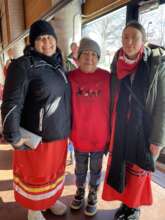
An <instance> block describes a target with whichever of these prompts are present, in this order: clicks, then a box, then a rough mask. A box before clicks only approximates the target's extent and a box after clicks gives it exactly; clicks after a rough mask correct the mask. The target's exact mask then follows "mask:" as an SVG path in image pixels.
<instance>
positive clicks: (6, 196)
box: [0, 145, 165, 220]
mask: <svg viewBox="0 0 165 220" xmlns="http://www.w3.org/2000/svg"><path fill="white" fill-rule="evenodd" d="M11 161H12V149H11V147H10V146H9V145H6V146H4V145H0V220H26V219H27V210H26V209H24V208H22V207H21V206H20V205H18V204H16V203H15V201H14V197H13V190H12V170H11V163H12V162H11ZM105 167H106V158H105V159H104V169H103V173H104V170H105ZM102 179H103V178H102ZM74 181H75V180H74V165H70V166H67V168H66V186H65V189H64V191H63V195H62V197H61V200H62V201H64V202H65V203H66V204H67V205H68V206H69V204H70V202H71V200H72V198H73V195H74V193H75V186H74ZM102 182H103V181H102ZM152 187H153V195H154V204H153V205H152V206H150V207H142V209H141V218H140V220H165V188H162V187H160V186H159V185H157V184H155V183H153V182H152ZM101 191H102V185H101V187H100V192H99V198H100V197H101ZM119 204H120V203H119V202H105V201H103V200H102V199H101V198H100V199H99V203H98V213H97V214H96V215H95V216H94V217H86V216H85V215H84V213H83V210H81V211H75V212H72V211H71V210H70V209H68V212H67V214H66V216H63V217H57V216H53V215H52V214H51V213H50V212H49V211H48V212H46V213H45V214H44V216H45V217H46V219H47V220H56V219H58V220H88V219H92V220H103V219H104V220H113V216H114V213H115V211H116V209H117V207H118V206H119Z"/></svg>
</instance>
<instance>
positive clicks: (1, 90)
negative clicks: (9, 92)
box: [0, 83, 3, 100]
mask: <svg viewBox="0 0 165 220" xmlns="http://www.w3.org/2000/svg"><path fill="white" fill-rule="evenodd" d="M2 97H3V85H2V84H1V83H0V100H2Z"/></svg>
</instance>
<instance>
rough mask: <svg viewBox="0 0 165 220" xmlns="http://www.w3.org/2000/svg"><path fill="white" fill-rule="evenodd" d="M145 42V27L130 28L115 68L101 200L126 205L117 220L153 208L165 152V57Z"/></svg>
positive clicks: (136, 216)
mask: <svg viewBox="0 0 165 220" xmlns="http://www.w3.org/2000/svg"><path fill="white" fill-rule="evenodd" d="M145 41H146V34H145V30H144V28H143V27H142V25H141V24H139V23H138V22H136V21H132V22H130V23H128V24H127V26H126V27H125V28H124V30H123V33H122V44H123V46H122V48H121V49H120V50H119V51H118V52H117V53H116V55H115V57H114V60H113V63H112V68H111V71H112V80H111V105H110V112H111V117H110V118H111V142H110V148H109V151H110V155H109V160H108V166H107V172H106V178H105V183H104V188H103V195H102V197H103V199H104V200H107V201H113V200H119V201H121V202H122V204H121V207H120V208H119V209H118V210H117V212H116V214H115V217H114V219H116V220H117V219H118V220H119V219H120V220H129V219H131V220H138V219H139V216H140V208H139V207H140V206H142V205H151V204H152V191H151V171H154V165H155V160H156V158H157V157H158V155H159V152H160V149H161V148H162V147H163V146H165V86H164V85H165V62H164V61H163V52H164V51H163V50H162V48H160V47H155V48H151V47H150V46H149V45H148V46H146V47H145V46H144V43H145ZM164 60H165V59H164Z"/></svg>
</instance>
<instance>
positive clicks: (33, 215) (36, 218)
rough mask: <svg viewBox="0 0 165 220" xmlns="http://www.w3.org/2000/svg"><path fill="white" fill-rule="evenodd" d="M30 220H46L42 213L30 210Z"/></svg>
mask: <svg viewBox="0 0 165 220" xmlns="http://www.w3.org/2000/svg"><path fill="white" fill-rule="evenodd" d="M28 220H46V219H45V218H44V216H43V214H42V213H41V211H33V210H28Z"/></svg>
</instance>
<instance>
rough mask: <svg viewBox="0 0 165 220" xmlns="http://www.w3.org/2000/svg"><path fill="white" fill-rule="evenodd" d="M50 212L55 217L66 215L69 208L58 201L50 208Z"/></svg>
mask: <svg viewBox="0 0 165 220" xmlns="http://www.w3.org/2000/svg"><path fill="white" fill-rule="evenodd" d="M50 210H51V212H52V213H53V214H54V215H64V214H65V213H66V212H67V206H66V205H65V204H64V203H63V202H61V201H60V200H57V201H56V203H55V204H54V205H53V206H51V207H50Z"/></svg>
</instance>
